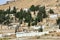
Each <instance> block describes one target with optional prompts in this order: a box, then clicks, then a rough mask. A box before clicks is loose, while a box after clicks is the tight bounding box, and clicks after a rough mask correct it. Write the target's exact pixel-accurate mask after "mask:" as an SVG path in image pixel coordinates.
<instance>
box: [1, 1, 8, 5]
mask: <svg viewBox="0 0 60 40" xmlns="http://www.w3.org/2000/svg"><path fill="white" fill-rule="evenodd" d="M6 1H9V0H0V5H2V4H4V3H6Z"/></svg>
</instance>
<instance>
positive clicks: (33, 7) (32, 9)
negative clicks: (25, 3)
mask: <svg viewBox="0 0 60 40" xmlns="http://www.w3.org/2000/svg"><path fill="white" fill-rule="evenodd" d="M29 9H30V10H31V11H33V12H34V14H35V6H34V5H32V6H31V7H30V8H29Z"/></svg>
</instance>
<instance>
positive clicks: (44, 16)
mask: <svg viewBox="0 0 60 40" xmlns="http://www.w3.org/2000/svg"><path fill="white" fill-rule="evenodd" d="M39 11H40V13H42V14H43V18H46V17H47V14H46V10H45V6H42V7H40V8H39Z"/></svg>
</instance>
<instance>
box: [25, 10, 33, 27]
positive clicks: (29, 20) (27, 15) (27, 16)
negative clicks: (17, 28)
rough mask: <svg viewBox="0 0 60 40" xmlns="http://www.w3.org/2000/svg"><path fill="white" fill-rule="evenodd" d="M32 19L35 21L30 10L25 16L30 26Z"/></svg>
mask: <svg viewBox="0 0 60 40" xmlns="http://www.w3.org/2000/svg"><path fill="white" fill-rule="evenodd" d="M32 21H33V18H32V16H31V13H30V11H28V12H27V13H26V16H25V22H27V23H28V26H29V27H30V25H31V22H32Z"/></svg>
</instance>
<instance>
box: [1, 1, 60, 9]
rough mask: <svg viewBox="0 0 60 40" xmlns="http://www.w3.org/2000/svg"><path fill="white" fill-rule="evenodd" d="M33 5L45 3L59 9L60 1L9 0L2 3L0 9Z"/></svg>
mask: <svg viewBox="0 0 60 40" xmlns="http://www.w3.org/2000/svg"><path fill="white" fill-rule="evenodd" d="M31 5H45V6H46V7H50V8H53V9H54V8H55V7H56V8H55V9H57V10H58V9H59V7H60V1H59V0H15V1H12V2H7V3H6V4H4V5H0V10H3V9H7V8H9V6H10V7H14V6H15V7H17V8H18V9H20V8H29V7H30V6H31ZM59 10H60V9H59Z"/></svg>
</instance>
